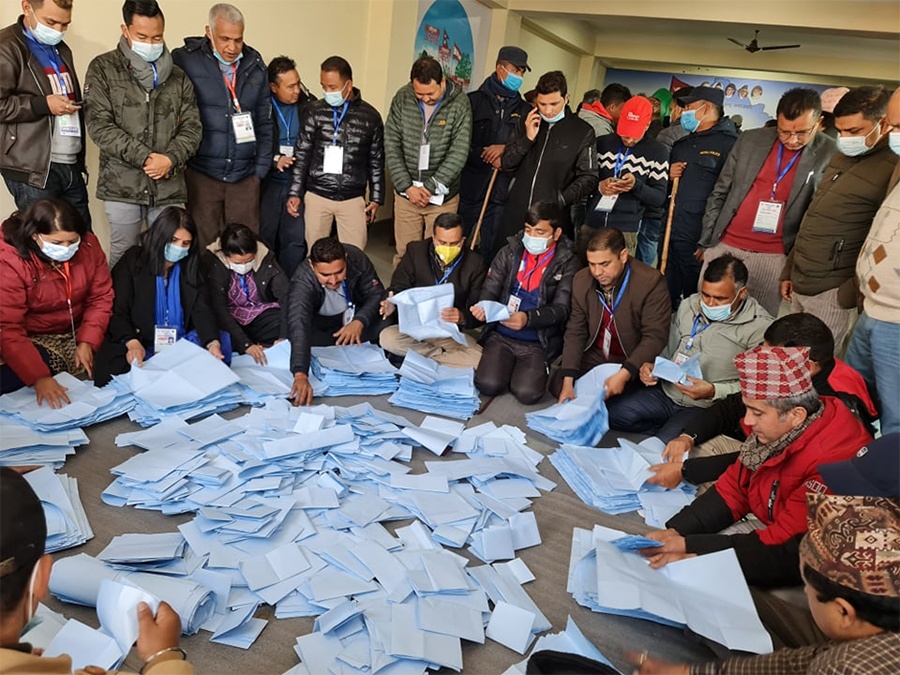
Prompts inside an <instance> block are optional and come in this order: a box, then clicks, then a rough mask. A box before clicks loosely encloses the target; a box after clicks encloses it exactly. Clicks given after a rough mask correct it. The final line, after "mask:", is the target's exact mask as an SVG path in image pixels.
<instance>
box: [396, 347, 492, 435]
mask: <svg viewBox="0 0 900 675" xmlns="http://www.w3.org/2000/svg"><path fill="white" fill-rule="evenodd" d="M388 401H390V402H391V403H392V404H394V405H396V406H399V407H401V408H410V409H411V410H418V411H420V412H424V413H437V414H439V415H444V416H446V417H455V418H456V419H461V420H467V419H469V418H470V417H472V415H474V414H475V413H476V412H477V411H478V408H479V407H480V406H481V401H480V399H479V398H478V391H477V390H476V389H475V371H474V369H472V368H451V367H450V366H442V365H440V364H438V363H437V362H436V361H432V360H431V359H429V358H426V357H424V356H422V355H421V354H417V353H416V352H414V351H412V350H410V351H408V352H407V353H406V358H405V359H404V360H403V365H402V366H400V387H399V388H398V389H397V391H396V393H395V394H394V395H393V396H391V397H390V398H389V399H388Z"/></svg>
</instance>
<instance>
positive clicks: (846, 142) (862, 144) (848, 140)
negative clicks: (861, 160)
mask: <svg viewBox="0 0 900 675" xmlns="http://www.w3.org/2000/svg"><path fill="white" fill-rule="evenodd" d="M878 126H879V125H877V124H876V125H875V126H874V127H873V128H872V131H877V130H878ZM872 131H870V132H869V133H868V134H866V135H865V136H838V138H837V147H838V150H840V151H841V152H842V153H844V154H845V155H846V156H847V157H858V156H859V155H863V154H865V153H867V152H868V151H869V150H871V149H872V148H870V147H869V146H868V145H866V139H867V138H868V137H869V136H870V135H871V134H872ZM879 138H881V136H880V135H879V136H878V138H876V139H875V143H877V142H878V139H879ZM875 143H872V147H875Z"/></svg>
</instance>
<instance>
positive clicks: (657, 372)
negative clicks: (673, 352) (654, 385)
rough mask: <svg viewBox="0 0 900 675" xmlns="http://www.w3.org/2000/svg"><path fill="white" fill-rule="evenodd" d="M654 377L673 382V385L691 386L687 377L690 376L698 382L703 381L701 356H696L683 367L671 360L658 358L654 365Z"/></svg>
mask: <svg viewBox="0 0 900 675" xmlns="http://www.w3.org/2000/svg"><path fill="white" fill-rule="evenodd" d="M652 375H653V376H654V377H658V378H659V379H661V380H666V381H667V382H672V383H673V384H683V385H685V386H690V385H689V382H688V377H687V376H688V375H690V376H691V377H695V378H697V379H698V380H702V379H703V373H702V372H701V371H700V354H695V355H694V356H692V357H691V358H689V359H688V360H686V361H684V362H683V363H682V364H681V365H678V364H676V363H675V362H674V361H670V360H669V359H664V358H663V357H661V356H657V357H656V360H655V361H654V363H653V373H652Z"/></svg>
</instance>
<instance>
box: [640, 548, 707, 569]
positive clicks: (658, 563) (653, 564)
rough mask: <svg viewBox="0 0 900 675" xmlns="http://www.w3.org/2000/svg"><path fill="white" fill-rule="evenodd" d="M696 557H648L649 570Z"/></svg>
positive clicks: (687, 555) (670, 555) (658, 554)
mask: <svg viewBox="0 0 900 675" xmlns="http://www.w3.org/2000/svg"><path fill="white" fill-rule="evenodd" d="M656 550H659V549H656ZM696 556H697V554H696V553H657V554H656V555H651V556H649V560H650V569H654V570H658V569H659V568H660V567H665V566H666V565H668V564H669V563H673V562H678V561H679V560H685V559H687V558H694V557H696Z"/></svg>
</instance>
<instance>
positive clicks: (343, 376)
mask: <svg viewBox="0 0 900 675" xmlns="http://www.w3.org/2000/svg"><path fill="white" fill-rule="evenodd" d="M310 351H311V358H310V374H311V375H313V376H314V377H315V381H314V382H313V394H314V395H316V396H378V395H379V394H391V393H393V392H395V391H396V390H397V369H396V368H395V367H394V366H393V365H392V364H391V362H390V361H388V360H387V357H386V356H385V355H384V350H383V349H381V347H378V346H377V345H373V344H370V343H368V342H367V343H365V344H361V345H343V346H337V345H335V346H332V347H312V348H311V350H310ZM317 385H318V386H317Z"/></svg>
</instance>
